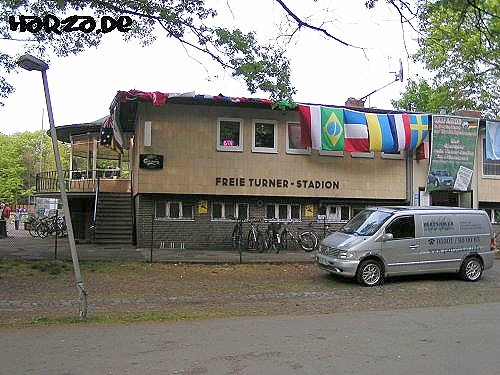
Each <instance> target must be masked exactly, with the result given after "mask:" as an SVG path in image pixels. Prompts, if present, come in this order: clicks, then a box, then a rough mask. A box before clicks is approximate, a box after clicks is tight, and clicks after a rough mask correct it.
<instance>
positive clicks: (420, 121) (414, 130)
mask: <svg viewBox="0 0 500 375" xmlns="http://www.w3.org/2000/svg"><path fill="white" fill-rule="evenodd" d="M409 117H410V129H411V142H410V149H409V151H413V150H415V149H416V148H417V147H418V146H420V144H421V143H422V142H423V141H424V139H425V138H426V137H427V134H428V133H429V116H428V115H414V114H410V115H409Z"/></svg>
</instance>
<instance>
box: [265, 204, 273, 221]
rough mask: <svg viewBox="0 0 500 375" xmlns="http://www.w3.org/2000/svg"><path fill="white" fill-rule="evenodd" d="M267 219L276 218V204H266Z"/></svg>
mask: <svg viewBox="0 0 500 375" xmlns="http://www.w3.org/2000/svg"><path fill="white" fill-rule="evenodd" d="M266 219H274V204H268V205H267V206H266Z"/></svg>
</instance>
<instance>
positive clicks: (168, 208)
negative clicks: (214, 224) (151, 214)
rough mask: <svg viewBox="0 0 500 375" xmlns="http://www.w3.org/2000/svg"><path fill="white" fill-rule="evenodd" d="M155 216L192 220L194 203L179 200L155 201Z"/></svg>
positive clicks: (157, 217)
mask: <svg viewBox="0 0 500 375" xmlns="http://www.w3.org/2000/svg"><path fill="white" fill-rule="evenodd" d="M155 218H156V219H173V220H193V218H194V203H191V202H180V201H179V202H177V201H155Z"/></svg>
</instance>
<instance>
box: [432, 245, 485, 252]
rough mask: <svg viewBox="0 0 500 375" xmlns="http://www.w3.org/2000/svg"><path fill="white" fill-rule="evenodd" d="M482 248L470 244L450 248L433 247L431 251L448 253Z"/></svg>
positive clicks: (477, 250)
mask: <svg viewBox="0 0 500 375" xmlns="http://www.w3.org/2000/svg"><path fill="white" fill-rule="evenodd" d="M480 250H481V248H480V247H479V246H477V245H475V246H468V247H451V248H448V249H431V250H429V253H431V254H446V253H463V252H469V251H476V252H479V251H480Z"/></svg>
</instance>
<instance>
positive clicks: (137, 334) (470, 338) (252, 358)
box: [0, 303, 500, 375]
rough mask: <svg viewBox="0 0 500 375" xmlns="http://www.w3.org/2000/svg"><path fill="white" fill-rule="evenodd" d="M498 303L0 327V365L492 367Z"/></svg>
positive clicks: (4, 370) (338, 369)
mask: <svg viewBox="0 0 500 375" xmlns="http://www.w3.org/2000/svg"><path fill="white" fill-rule="evenodd" d="M499 327H500V304H498V303H493V304H473V305H463V306H451V307H431V308H417V309H408V310H393V311H364V312H348V313H336V314H321V315H309V316H274V317H248V318H234V319H211V320H201V321H188V322H183V321H177V322H162V323H158V322H153V323H136V324H114V325H103V324H98V325H93V324H78V325H71V326H66V325H60V326H50V327H37V328H25V329H19V328H16V329H9V328H6V329H3V328H2V329H0V346H1V347H2V349H1V350H0V363H1V365H0V375H10V374H38V375H53V374H68V375H69V374H72V375H79V374H82V375H83V374H85V375H93V374H95V375H102V374H141V375H148V374H151V375H153V374H154V375H156V374H168V375H169V374H183V375H189V374H191V375H194V374H205V375H225V374H227V375H234V374H241V375H245V374H246V375H251V374H255V375H261V374H273V375H281V374H283V375H294V374H297V375H299V374H300V375H304V374H311V375H317V374H356V375H382V374H383V375H400V374H411V375H429V374H453V375H470V374H477V375H483V374H484V375H491V374H498V369H499V368H500V355H499V354H498V343H499V340H500V329H499Z"/></svg>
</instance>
